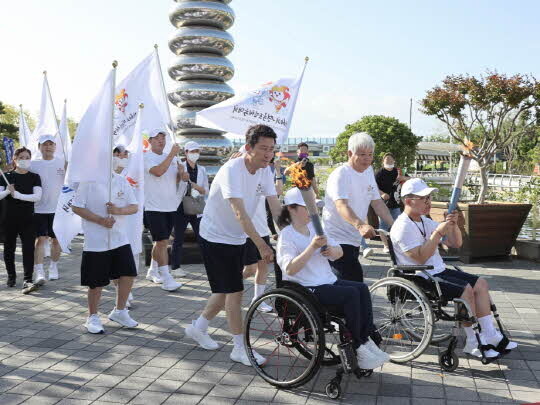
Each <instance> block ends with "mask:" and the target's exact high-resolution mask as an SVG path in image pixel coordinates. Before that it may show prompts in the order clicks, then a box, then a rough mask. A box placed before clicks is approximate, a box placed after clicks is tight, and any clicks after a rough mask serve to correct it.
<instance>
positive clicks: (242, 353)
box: [230, 346, 266, 366]
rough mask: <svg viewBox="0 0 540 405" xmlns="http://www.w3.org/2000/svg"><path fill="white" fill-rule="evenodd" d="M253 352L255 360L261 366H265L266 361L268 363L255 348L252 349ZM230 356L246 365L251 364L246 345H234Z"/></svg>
mask: <svg viewBox="0 0 540 405" xmlns="http://www.w3.org/2000/svg"><path fill="white" fill-rule="evenodd" d="M251 353H253V357H255V361H257V364H258V365H259V366H264V363H266V358H264V357H263V356H261V355H260V354H259V353H257V352H256V351H255V350H252V351H251ZM230 358H231V360H232V361H236V362H238V363H242V364H243V365H244V366H251V362H250V361H249V357H248V354H247V350H246V348H245V347H244V346H234V347H233V349H232V352H231V355H230Z"/></svg>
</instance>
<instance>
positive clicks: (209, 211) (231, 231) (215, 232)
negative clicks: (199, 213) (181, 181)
mask: <svg viewBox="0 0 540 405" xmlns="http://www.w3.org/2000/svg"><path fill="white" fill-rule="evenodd" d="M271 195H277V192H276V187H275V185H274V177H273V174H272V171H271V170H270V168H269V167H266V168H265V169H259V170H257V171H256V172H255V174H251V173H250V172H248V170H247V168H246V163H245V159H244V158H243V157H241V158H237V159H231V160H229V161H228V162H227V163H225V164H224V165H223V166H222V167H221V168H220V169H219V171H218V172H217V174H216V177H214V181H213V182H212V185H211V186H210V193H209V194H208V200H207V201H206V206H205V207H204V212H203V217H202V220H201V227H200V235H201V236H202V237H203V238H204V239H206V240H208V241H210V242H214V243H225V244H229V245H243V244H244V243H245V242H246V238H247V235H246V234H245V233H244V230H243V229H242V226H241V225H240V222H238V220H237V219H236V215H235V214H234V212H233V210H232V207H231V203H230V202H229V200H228V199H229V198H241V199H242V200H243V202H244V207H245V209H246V213H247V215H248V216H249V217H250V218H253V217H254V215H255V211H256V209H257V205H258V203H259V201H260V200H261V199H262V198H263V197H267V196H271Z"/></svg>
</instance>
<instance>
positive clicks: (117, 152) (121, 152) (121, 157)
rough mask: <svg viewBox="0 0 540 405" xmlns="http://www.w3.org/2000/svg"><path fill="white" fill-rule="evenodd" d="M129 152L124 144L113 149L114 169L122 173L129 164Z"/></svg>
mask: <svg viewBox="0 0 540 405" xmlns="http://www.w3.org/2000/svg"><path fill="white" fill-rule="evenodd" d="M128 157H129V152H128V151H127V150H126V147H125V146H124V145H117V146H115V148H114V149H113V170H114V171H115V172H116V173H117V174H122V172H124V171H125V169H126V167H127V165H128Z"/></svg>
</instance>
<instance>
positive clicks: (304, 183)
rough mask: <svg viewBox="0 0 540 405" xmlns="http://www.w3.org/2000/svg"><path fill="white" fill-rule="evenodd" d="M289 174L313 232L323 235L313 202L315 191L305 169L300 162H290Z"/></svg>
mask: <svg viewBox="0 0 540 405" xmlns="http://www.w3.org/2000/svg"><path fill="white" fill-rule="evenodd" d="M289 175H290V176H291V180H292V182H293V183H294V185H295V186H296V187H298V189H299V190H300V194H302V198H303V199H304V202H305V203H306V208H307V210H308V213H309V217H310V218H311V223H312V224H313V228H315V233H316V234H317V235H318V236H324V230H323V227H322V224H321V219H320V218H319V211H318V210H317V204H316V202H315V192H314V191H313V188H312V187H311V180H309V179H308V177H307V172H306V170H305V169H304V168H302V162H297V163H294V164H292V165H291V166H290V168H289ZM325 249H326V246H323V247H322V248H321V251H323V250H325Z"/></svg>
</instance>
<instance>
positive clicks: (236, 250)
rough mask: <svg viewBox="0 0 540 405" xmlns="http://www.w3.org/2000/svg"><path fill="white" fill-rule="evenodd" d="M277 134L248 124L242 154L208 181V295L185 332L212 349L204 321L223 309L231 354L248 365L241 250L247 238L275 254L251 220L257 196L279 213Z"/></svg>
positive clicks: (204, 232) (203, 232)
mask: <svg viewBox="0 0 540 405" xmlns="http://www.w3.org/2000/svg"><path fill="white" fill-rule="evenodd" d="M276 138H277V135H276V133H275V132H274V130H273V129H272V128H270V127H268V126H265V125H254V126H252V127H250V128H249V129H248V131H247V133H246V154H245V155H244V156H242V157H240V158H238V159H230V160H229V161H228V162H227V163H225V164H224V165H223V166H222V167H221V168H220V169H219V171H218V173H217V174H216V177H215V178H214V180H213V182H212V186H211V188H210V193H209V195H208V200H207V202H206V206H205V208H204V213H203V216H202V220H201V227H200V238H199V242H200V244H201V250H202V256H203V261H204V267H205V269H206V273H207V275H208V281H209V282H210V288H211V290H212V295H211V297H210V298H209V299H208V302H207V304H206V307H205V309H204V310H203V312H202V314H201V315H200V316H199V318H198V319H197V320H195V321H193V322H192V323H191V325H189V326H188V327H187V328H186V329H185V333H186V336H188V337H190V338H192V339H193V340H195V341H196V342H197V343H198V344H199V345H200V346H201V347H202V348H204V349H206V350H216V349H218V347H219V346H218V344H217V343H216V342H215V341H214V340H213V339H212V338H211V337H210V335H209V334H208V324H209V322H210V321H211V320H212V319H214V317H215V316H216V315H217V314H218V313H219V312H221V310H223V309H225V310H226V312H227V320H228V323H229V330H230V332H231V333H232V335H233V342H234V347H233V350H232V352H231V354H230V358H231V360H233V361H236V362H240V363H242V364H244V365H246V366H249V365H251V363H250V361H249V359H248V355H247V352H246V349H245V346H244V336H243V334H242V311H241V304H242V293H243V290H244V284H243V279H242V270H243V268H244V250H245V245H246V238H247V237H249V238H251V240H252V241H253V243H254V244H255V246H256V247H257V249H258V250H259V254H260V256H261V257H262V258H263V259H264V260H265V261H266V262H267V263H270V262H271V261H272V260H273V258H274V253H273V251H272V248H271V247H270V246H268V245H267V244H266V242H265V241H264V240H263V239H262V238H261V237H260V236H259V234H258V233H257V231H256V229H255V227H254V225H253V223H252V221H251V218H252V217H253V216H254V215H255V210H256V208H257V204H258V203H259V199H260V197H261V195H262V196H265V197H266V198H267V200H268V203H269V205H270V208H271V210H272V214H273V215H274V217H275V218H277V217H278V215H279V213H280V211H281V206H280V204H279V201H278V199H277V193H276V187H275V185H274V181H273V175H272V172H271V170H270V168H269V167H268V164H269V163H270V160H271V159H272V157H273V156H274V148H275V144H276ZM253 355H254V356H255V358H256V361H257V362H258V363H259V364H264V363H265V362H266V359H265V358H264V357H262V356H261V355H259V354H258V353H256V352H255V351H253Z"/></svg>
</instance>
